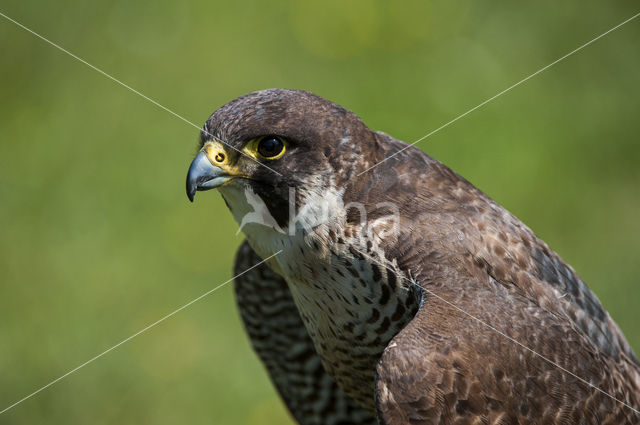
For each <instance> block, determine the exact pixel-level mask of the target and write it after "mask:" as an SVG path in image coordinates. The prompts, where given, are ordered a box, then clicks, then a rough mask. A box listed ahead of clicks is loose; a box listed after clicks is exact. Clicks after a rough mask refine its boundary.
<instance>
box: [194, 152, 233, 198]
mask: <svg viewBox="0 0 640 425" xmlns="http://www.w3.org/2000/svg"><path fill="white" fill-rule="evenodd" d="M228 178H229V177H228V176H227V175H226V174H225V172H224V170H222V169H221V168H219V167H216V166H214V165H213V164H211V162H210V161H209V159H208V158H207V156H206V155H205V153H204V152H202V151H200V152H199V153H198V155H196V157H195V159H194V160H193V162H192V163H191V166H190V167H189V171H188V173H187V182H186V183H187V184H186V189H187V198H189V201H191V202H193V199H194V198H195V196H196V192H197V191H198V190H209V189H214V188H216V187H219V186H220V185H221V184H222V183H224V181H225V180H227V179H228Z"/></svg>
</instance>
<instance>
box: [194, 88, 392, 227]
mask: <svg viewBox="0 0 640 425" xmlns="http://www.w3.org/2000/svg"><path fill="white" fill-rule="evenodd" d="M200 148H201V149H200V151H199V153H198V154H197V156H196V158H195V159H194V160H193V162H192V164H191V167H190V168H189V172H188V175H187V188H186V189H187V196H188V197H189V199H190V200H191V201H193V198H194V196H195V194H196V191H204V190H209V189H214V188H217V189H219V191H220V193H221V194H222V196H223V198H224V199H225V202H226V203H227V206H228V207H229V208H230V210H231V212H232V213H233V215H234V216H235V218H236V220H237V221H239V222H240V221H241V220H242V217H243V216H246V214H247V213H249V212H251V211H253V210H254V209H255V208H253V207H252V205H249V204H250V203H251V202H247V193H252V194H255V195H257V196H258V197H259V198H260V200H261V202H263V203H264V205H265V206H266V208H267V209H268V213H269V214H270V215H271V217H273V218H274V219H275V221H276V222H277V225H278V226H280V227H281V228H285V226H286V225H287V223H288V220H289V215H290V214H291V212H292V206H293V207H294V208H297V207H298V206H300V205H302V204H304V203H309V202H310V200H313V199H318V197H320V198H322V197H323V196H325V195H327V194H333V195H335V194H336V193H339V192H340V191H341V190H342V191H344V188H345V186H347V185H352V184H353V183H354V181H355V180H356V179H355V176H356V175H357V173H358V172H360V171H363V170H365V169H366V167H367V166H370V165H371V164H373V163H375V161H377V160H379V158H380V157H381V156H382V154H383V152H381V151H380V150H379V149H378V148H377V141H376V137H375V133H373V132H372V131H371V130H369V129H368V128H367V127H366V125H365V124H364V123H363V122H362V121H361V120H360V118H358V117H357V116H356V115H355V114H353V113H352V112H350V111H348V110H346V109H344V108H342V107H341V106H339V105H336V104H334V103H332V102H329V101H327V100H325V99H323V98H321V97H318V96H316V95H314V94H312V93H308V92H305V91H299V90H284V89H270V90H263V91H258V92H254V93H250V94H247V95H245V96H242V97H239V98H237V99H235V100H233V101H231V102H229V103H228V104H226V105H224V106H222V107H221V108H220V109H218V110H217V111H215V112H214V113H213V115H211V117H210V118H209V119H208V120H207V122H206V124H205V125H204V127H203V130H202V133H201V143H200ZM292 197H293V198H294V199H290V198H292ZM290 201H292V202H290Z"/></svg>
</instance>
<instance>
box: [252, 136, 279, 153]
mask: <svg viewBox="0 0 640 425" xmlns="http://www.w3.org/2000/svg"><path fill="white" fill-rule="evenodd" d="M285 150H286V149H285V144H284V141H283V140H282V139H281V138H280V137H277V136H265V137H262V138H260V139H258V143H257V146H256V152H257V153H258V155H260V156H261V157H262V158H265V159H277V158H280V157H281V156H282V155H284V151H285Z"/></svg>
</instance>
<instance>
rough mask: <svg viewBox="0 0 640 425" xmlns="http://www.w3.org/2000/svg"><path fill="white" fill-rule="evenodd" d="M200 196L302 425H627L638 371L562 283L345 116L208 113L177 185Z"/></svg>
mask: <svg viewBox="0 0 640 425" xmlns="http://www.w3.org/2000/svg"><path fill="white" fill-rule="evenodd" d="M385 159H387V160H385ZM383 160H384V162H382V163H381V164H379V165H378V166H375V165H376V164H378V163H380V162H381V161H383ZM371 167H373V168H371ZM213 188H217V189H218V190H219V192H220V194H221V195H222V197H223V198H224V201H225V202H226V204H227V206H228V208H229V210H230V211H231V213H232V214H233V216H234V218H235V219H236V220H237V221H238V223H240V224H241V228H242V231H243V233H244V234H245V236H246V241H245V242H244V243H243V244H242V246H241V247H240V249H239V251H238V254H237V258H236V263H235V273H236V274H237V278H236V279H235V294H236V299H237V303H238V308H239V310H240V314H241V317H242V320H243V322H244V325H245V328H246V331H247V333H248V334H249V338H250V340H251V344H252V346H253V348H254V349H255V351H256V352H257V354H258V356H259V357H260V359H261V360H262V362H263V363H264V365H265V367H266V369H267V371H268V373H269V375H270V377H271V380H272V381H273V384H274V385H275V387H276V388H277V390H278V392H279V393H280V395H281V397H282V399H283V401H284V403H285V404H286V405H287V407H288V408H289V410H290V412H291V414H292V415H293V417H294V418H295V419H296V420H297V421H298V423H300V424H301V425H320V424H322V425H331V424H376V423H380V424H388V425H397V424H398V425H399V424H412V425H413V424H421V425H423V424H523V425H524V424H616V425H619V424H637V423H640V412H639V410H638V409H640V363H639V362H638V359H637V358H636V357H635V355H634V353H633V351H632V349H631V347H630V346H629V344H628V343H627V341H626V340H625V337H624V336H623V334H622V333H621V331H620V329H619V328H618V326H617V325H616V324H615V323H614V321H613V320H612V319H611V317H610V316H609V314H608V313H607V311H606V310H605V309H604V308H603V307H602V305H601V304H600V302H599V301H598V299H597V298H596V296H595V295H594V294H593V292H591V290H590V289H589V288H588V287H587V286H586V285H585V283H584V282H583V281H582V280H581V279H580V277H579V276H578V275H577V274H576V272H575V271H574V270H573V269H572V268H571V267H570V266H569V265H567V264H566V263H565V262H564V261H563V260H562V259H561V258H560V257H559V256H558V255H557V254H556V253H555V252H553V251H552V250H551V249H550V248H549V247H548V246H547V244H545V243H544V242H543V241H542V240H540V239H539V238H538V237H537V236H536V235H535V234H534V233H533V232H532V231H531V230H530V229H529V228H528V227H527V226H525V225H524V224H523V223H522V222H521V221H520V220H518V219H517V218H516V217H515V216H513V215H512V214H510V213H509V212H508V211H507V210H506V209H504V208H503V207H501V206H500V205H498V204H497V203H496V202H494V201H493V200H491V199H490V198H489V197H488V196H487V195H485V194H484V193H483V192H481V191H480V190H478V189H477V188H476V187H474V186H473V185H472V184H471V183H469V182H468V181H466V180H465V179H464V178H462V177H460V176H459V175H458V174H456V173H455V172H453V171H452V170H451V169H449V168H448V167H446V166H445V165H443V164H442V163H440V162H438V161H436V160H435V159H433V158H432V157H430V156H429V155H427V154H425V153H424V152H422V151H421V150H419V149H417V148H415V147H413V146H409V145H407V144H405V143H403V142H401V141H399V140H397V139H394V138H393V137H391V136H389V135H387V134H385V133H382V132H379V131H373V130H370V129H369V128H368V127H367V126H366V125H365V124H364V123H363V122H362V120H360V118H358V117H357V116H356V115H355V114H354V113H352V112H350V111H348V110H347V109H345V108H343V107H341V106H339V105H336V104H334V103H332V102H330V101H328V100H325V99H323V98H321V97H318V96H316V95H314V94H312V93H308V92H304V91H298V90H284V89H270V90H263V91H258V92H254V93H250V94H247V95H244V96H242V97H239V98H237V99H235V100H233V101H231V102H230V103H228V104H226V105H224V106H222V107H221V108H220V109H218V110H217V111H215V112H214V113H213V115H211V117H210V118H209V119H208V120H207V122H206V124H205V125H204V128H203V130H202V133H201V144H200V151H199V153H198V154H197V156H196V157H195V159H194V160H193V162H192V164H191V167H190V168H189V172H188V175H187V195H188V196H189V198H190V199H191V200H193V197H194V195H195V193H196V191H198V190H208V189H213ZM263 259H267V261H265V262H262V263H261V261H262V260H263ZM256 264H258V265H257V266H256Z"/></svg>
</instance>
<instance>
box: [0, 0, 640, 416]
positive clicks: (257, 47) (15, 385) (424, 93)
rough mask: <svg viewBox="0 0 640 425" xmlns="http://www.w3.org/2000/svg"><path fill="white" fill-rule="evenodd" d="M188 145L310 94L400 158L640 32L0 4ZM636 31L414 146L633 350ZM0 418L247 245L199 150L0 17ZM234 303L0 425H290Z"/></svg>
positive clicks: (261, 6)
mask: <svg viewBox="0 0 640 425" xmlns="http://www.w3.org/2000/svg"><path fill="white" fill-rule="evenodd" d="M0 11H1V12H2V13H5V14H7V15H9V16H11V17H12V18H14V19H16V20H18V21H20V22H22V23H23V24H25V25H26V26H28V27H30V28H32V29H33V30H35V31H37V32H39V33H41V34H42V35H43V36H45V37H47V38H50V39H51V40H52V41H54V42H56V43H59V44H60V45H61V46H63V47H65V48H67V49H68V50H70V51H71V52H73V53H75V54H77V55H78V56H80V57H82V58H83V59H85V60H87V61H88V62H90V63H92V64H94V65H96V66H97V67H99V68H101V69H103V70H105V71H106V72H108V73H110V74H112V75H114V76H115V77H117V78H119V79H121V80H122V81H124V82H126V83H127V84H129V85H131V86H132V87H134V88H136V89H137V90H139V91H141V92H142V93H144V94H146V95H148V96H150V97H151V98H153V99H155V100H157V101H158V102H160V103H161V104H163V105H165V106H167V107H168V108H170V109H172V110H174V111H176V112H177V113H179V114H181V115H183V116H184V117H186V118H187V119H188V120H190V121H192V122H194V123H196V124H197V125H198V126H200V125H201V124H202V123H203V122H204V121H205V120H206V119H207V117H208V116H209V115H210V113H211V112H212V111H214V110H215V109H216V108H218V107H219V106H220V105H222V104H224V103H226V102H227V101H229V100H231V99H233V98H235V97H236V96H239V95H241V94H244V93H246V92H249V91H253V90H258V89H263V88H268V87H288V88H300V89H306V90H311V91H313V92H315V93H317V94H319V95H321V96H324V97H326V98H328V99H331V100H333V101H335V102H337V103H339V104H341V105H343V106H345V107H347V108H349V109H351V110H353V111H354V112H356V113H357V114H359V115H360V116H361V117H362V118H363V119H364V120H365V122H366V123H367V124H368V125H369V126H370V127H372V128H374V129H379V130H383V131H385V132H387V133H390V134H392V135H394V136H396V137H398V138H400V139H403V140H405V141H413V140H415V139H417V138H419V137H421V136H422V135H424V134H426V133H428V132H429V131H431V130H433V129H435V128H437V127H439V126H440V125H442V124H443V123H445V122H447V121H449V120H451V119H452V118H454V117H456V116H457V115H459V114H461V113H462V112H464V111H466V110H468V109H469V108H471V107H473V106H475V105H477V104H478V103H480V102H482V101H484V100H485V99H487V98H489V97H491V96H493V95H494V94H496V93H498V92H499V91H501V90H503V89H505V88H506V87H508V86H509V85H511V84H513V83H515V82H517V81H519V80H520V79H522V78H524V77H525V76H527V75H529V74H530V73H532V72H534V71H536V70H537V69H539V68H541V67H543V66H545V65H547V64H549V63H550V62H552V61H553V60H555V59H556V58H558V57H560V56H562V55H564V54H565V53H567V52H569V51H571V50H573V49H574V48H576V47H578V46H579V45H580V44H582V43H584V42H586V41H588V40H590V39H592V38H594V37H595V36H597V35H598V34H600V33H602V32H604V31H606V30H607V29H609V28H611V27H613V26H614V25H616V24H618V23H620V22H622V21H623V20H625V19H627V18H629V17H630V16H632V15H634V14H635V13H637V12H638V11H640V10H639V9H638V3H637V2H634V1H626V2H625V1H617V2H601V1H593V0H586V1H585V0H568V1H564V2H557V1H555V0H554V1H551V0H544V1H538V2H535V3H529V4H524V2H513V1H495V2H472V1H458V0H454V1H452V0H447V1H445V0H442V1H417V0H414V1H404V2H402V3H400V2H398V4H397V5H393V6H391V5H390V3H388V2H385V1H382V0H378V1H370V0H356V1H346V2H345V1H338V0H323V1H315V0H314V1H307V2H259V1H247V2H217V1H201V0H188V1H181V2H175V1H171V2H170V1H155V2H153V1H146V2H133V1H127V0H120V1H97V2H77V1H71V0H61V1H57V2H45V1H37V2H36V1H17V0H3V1H2V3H0ZM639 39H640V18H639V19H638V20H636V21H633V22H631V23H629V24H627V25H626V26H624V27H622V28H621V29H619V30H617V31H615V32H613V33H611V34H609V35H607V36H606V37H605V38H603V39H602V40H600V41H598V42H596V43H595V44H593V45H591V46H589V47H587V48H585V49H584V50H583V51H580V52H578V53H577V54H576V55H574V56H572V57H570V58H568V59H567V60H565V61H563V62H561V63H559V64H557V65H556V66H554V67H553V68H551V69H549V70H547V71H545V72H544V73H542V74H541V75H538V76H536V77H535V78H533V79H531V80H530V81H528V82H526V83H524V84H523V85H522V86H519V87H517V88H515V89H513V90H512V91H510V92H509V93H507V94H505V95H504V96H502V97H500V98H499V99H497V100H495V101H493V102H491V103H490V104H488V105H486V106H484V107H483V108H481V109H479V110H477V111H475V112H473V113H472V114H470V115H468V116H466V117H464V118H463V119H461V120H460V121H458V122H456V123H455V124H453V125H451V126H450V127H448V128H446V129H445V130H443V131H440V132H439V133H437V134H435V135H433V136H432V137H430V138H428V139H427V140H425V141H423V142H421V143H420V144H419V146H420V147H421V148H422V149H424V150H425V151H427V152H429V153H430V154H432V155H433V156H435V157H436V158H438V159H440V160H442V161H443V162H445V163H447V164H448V165H450V166H451V167H452V168H454V169H455V170H456V171H458V172H459V173H461V174H462V175H463V176H465V177H467V178H468V179H469V180H471V181H472V182H473V183H474V184H476V185H477V186H479V187H480V188H481V189H483V190H484V191H486V192H487V193H488V194H489V195H490V196H492V197H493V198H494V199H496V200H497V201H498V202H500V203H501V204H503V205H504V206H506V207H507V208H508V209H509V210H511V211H512V212H514V213H515V214H516V215H517V216H519V217H520V218H521V219H522V220H523V221H524V222H525V223H527V224H528V225H529V226H530V227H531V228H533V230H534V231H535V232H537V233H538V235H540V236H541V237H542V238H543V239H544V240H545V241H547V242H548V243H549V244H550V245H551V247H552V248H554V249H555V250H556V251H558V252H559V253H560V255H561V256H563V257H564V258H565V259H566V260H567V261H568V262H569V263H571V264H572V265H573V266H574V267H575V268H576V270H577V271H578V272H579V273H580V274H581V276H582V277H583V278H584V280H585V281H586V282H587V283H588V284H589V285H590V286H591V288H593V290H594V291H595V292H596V293H597V295H598V296H599V297H600V299H601V300H602V302H603V304H604V305H605V307H606V308H607V309H608V310H609V311H610V313H611V315H612V316H613V317H614V319H615V320H616V321H617V322H618V324H619V325H620V326H621V328H622V329H623V331H624V332H625V334H626V336H627V337H628V339H629V341H630V342H631V343H632V345H633V346H634V347H635V349H636V350H640V328H638V326H637V325H638V319H639V318H640V313H639V312H638V307H637V301H638V300H639V299H640V289H639V287H638V277H639V276H640V262H639V261H638V260H639V255H640V242H639V239H640V221H639V220H638V212H639V211H640V171H639V169H638V162H639V160H640V145H639V143H638V142H639V140H638V131H639V130H640V120H639V111H640V84H638V83H639V82H640V72H639V71H638V69H639V67H640V49H639V48H638V40H639ZM0 46H1V48H2V56H1V59H0V60H1V61H2V62H1V63H2V66H1V67H0V223H1V224H0V410H2V409H4V408H5V407H6V406H8V405H10V404H11V403H13V402H15V401H17V400H18V399H20V398H22V397H23V396H25V395H27V394H29V393H31V392H32V391H34V390H35V389H37V388H39V387H41V386H42V385H44V384H46V383H48V382H50V381H51V380H53V379H55V378H56V377H58V376H60V375H62V374H63V373H65V372H67V371H68V370H70V369H72V368H74V367H76V366H77V365H79V364H81V363H83V362H84V361H86V360H88V359H90V358H91V357H93V356H94V355H96V354H98V353H100V352H102V351H103V350H105V349H107V348H109V347H110V346H112V345H113V344H115V343H117V342H119V341H121V340H122V339H124V338H126V337H128V336H130V335H131V334H133V333H135V332H137V331H138V330H140V329H142V328H143V327H145V326H146V325H148V324H150V323H152V322H153V321H155V320H157V319H159V318H160V317H162V316H164V315H165V314H167V313H169V312H171V311H173V310H174V309H175V308H177V307H179V306H181V305H183V304H185V303H186V302H188V301H190V300H191V299H193V298H195V297H197V296H199V295H200V294H202V293H204V292H206V291H208V290H209V289H211V288H213V287H214V286H216V285H218V284H220V283H222V282H223V281H225V280H227V279H229V278H230V277H231V264H232V258H233V256H234V251H235V249H236V247H237V246H238V245H239V244H240V242H241V241H242V237H241V236H240V235H236V234H235V233H236V229H237V226H236V224H235V222H233V220H232V218H231V215H230V214H229V213H228V212H227V211H226V209H225V206H224V203H223V202H222V200H221V199H220V197H219V195H217V194H216V193H215V192H209V193H206V194H202V195H201V196H198V198H197V200H196V203H195V204H194V205H191V204H189V203H188V201H187V198H186V196H185V194H184V179H185V174H186V171H187V167H188V165H189V163H190V161H191V159H192V157H193V155H194V153H195V151H196V140H197V135H198V131H197V130H196V129H195V128H193V127H191V126H189V125H188V124H186V123H184V122H182V121H180V120H178V119H176V118H175V117H173V116H171V115H170V114H169V113H167V112H165V111H163V110H161V109H160V108H158V107H156V106H154V105H152V104H151V103H149V102H147V101H146V100H144V99H142V98H140V97H138V96H136V95H135V94H133V93H131V92H130V91H128V90H126V89H124V88H123V87H121V86H119V85H117V84H115V83H114V82H113V81H110V80H108V79H106V78H105V77H104V76H102V75H100V74H98V73H97V72H95V71H93V70H91V69H90V68H88V67H87V66H85V65H83V64H81V63H80V62H78V61H76V60H74V59H72V58H71V57H69V56H67V55H65V54H63V53H62V52H60V51H59V50H56V49H54V48H53V47H51V46H50V45H47V44H46V43H44V42H43V41H42V40H39V39H38V38H36V37H35V36H33V35H31V34H29V33H27V32H26V31H24V30H22V29H20V28H18V27H17V26H16V25H14V24H12V23H10V22H8V21H7V20H5V19H3V18H0ZM288 421H289V419H288V418H287V414H286V412H285V410H284V408H283V407H282V405H281V403H280V402H279V400H278V398H277V396H276V394H275V392H274V390H273V389H272V388H271V386H270V384H269V382H268V380H267V377H266V374H265V373H264V371H263V370H262V367H261V365H260V364H259V363H258V361H257V359H256V358H255V356H254V355H253V353H252V352H251V350H250V347H249V345H248V342H247V340H246V338H245V335H244V333H243V330H242V327H241V324H240V321H239V319H238V315H237V312H236V309H235V305H234V301H233V297H232V288H231V286H230V285H228V286H226V287H224V288H223V289H220V290H219V291H217V292H215V293H213V294H212V295H210V296H208V297H207V298H205V299H203V300H201V301H199V302H198V303H196V304H194V305H192V306H190V307H189V308H188V309H186V310H184V311H182V312H180V313H178V314H177V315H175V316H173V317H171V318H170V319H168V320H167V321H166V322H163V323H161V324H160V325H158V326H157V327H155V328H153V329H151V330H150V331H148V332H147V333H145V334H142V335H140V336H139V337H137V338H135V339H134V340H132V341H130V342H128V343H127V344H125V345H123V346H121V347H119V348H117V349H116V350H114V351H112V352H110V353H109V354H107V355H106V356H104V357H103V358H101V359H99V360H97V361H95V362H94V363H91V364H90V365H88V366H86V367H84V368H83V369H81V370H79V371H78V372H76V373H74V374H73V375H71V376H69V377H67V378H65V379H64V380H62V381H60V382H58V383H57V384H55V385H54V386H52V387H50V388H48V389H46V390H44V391H42V392H41V393H39V394H37V395H36V396H34V397H33V398H31V399H29V400H27V401H25V402H24V403H22V404H20V405H18V406H16V407H15V408H13V409H12V410H10V411H8V412H7V413H5V414H3V415H1V416H0V423H2V424H86V423H92V424H115V423H118V424H120V423H124V424H129V423H136V424H175V423H188V424H212V423H213V424H283V423H288Z"/></svg>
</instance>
